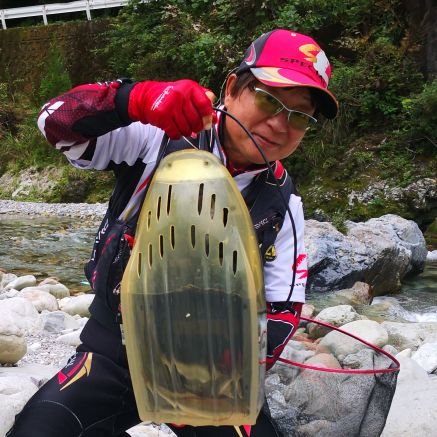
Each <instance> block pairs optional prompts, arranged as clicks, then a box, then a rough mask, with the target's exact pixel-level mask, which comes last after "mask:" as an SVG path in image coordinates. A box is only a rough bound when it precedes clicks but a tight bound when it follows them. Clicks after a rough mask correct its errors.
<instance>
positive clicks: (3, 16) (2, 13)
mask: <svg viewBox="0 0 437 437" xmlns="http://www.w3.org/2000/svg"><path fill="white" fill-rule="evenodd" d="M0 15H1V18H2V29H6V20H5V11H4V10H3V9H2V10H1V11H0Z"/></svg>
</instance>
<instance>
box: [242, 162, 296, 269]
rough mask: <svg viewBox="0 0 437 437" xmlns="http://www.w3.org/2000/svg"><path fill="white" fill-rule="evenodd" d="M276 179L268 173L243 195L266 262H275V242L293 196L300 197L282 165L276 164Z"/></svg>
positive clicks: (261, 174) (264, 173) (262, 174)
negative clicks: (297, 195)
mask: <svg viewBox="0 0 437 437" xmlns="http://www.w3.org/2000/svg"><path fill="white" fill-rule="evenodd" d="M274 177H275V178H276V179H277V181H278V184H279V186H278V185H277V184H276V182H275V181H274ZM274 177H273V175H272V174H271V173H270V172H269V171H268V170H266V171H264V172H262V173H260V174H259V175H258V176H257V177H256V178H255V180H254V181H253V182H252V183H251V184H250V185H249V187H247V189H246V190H244V191H243V193H242V194H243V197H244V199H245V201H246V204H247V207H248V208H249V211H250V215H251V217H252V221H253V226H254V228H255V232H256V234H257V238H258V242H259V244H260V251H261V256H262V259H263V261H272V260H273V259H274V258H275V253H274V246H273V245H274V242H275V240H276V237H277V235H278V233H279V231H280V229H281V228H282V225H283V223H284V218H285V215H286V214H287V207H288V203H289V199H290V196H291V194H297V191H296V188H295V186H294V184H293V181H292V180H291V177H290V176H289V175H288V173H287V171H286V170H285V169H284V167H283V166H282V164H281V163H280V162H279V161H278V162H276V164H275V176H274Z"/></svg>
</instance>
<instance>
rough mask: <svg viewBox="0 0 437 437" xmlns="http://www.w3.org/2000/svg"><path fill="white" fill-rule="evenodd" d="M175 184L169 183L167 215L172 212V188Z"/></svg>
mask: <svg viewBox="0 0 437 437" xmlns="http://www.w3.org/2000/svg"><path fill="white" fill-rule="evenodd" d="M172 188H173V186H172V185H169V186H168V192H167V215H169V214H170V206H171V190H172Z"/></svg>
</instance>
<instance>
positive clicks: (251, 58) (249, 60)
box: [244, 43, 256, 65]
mask: <svg viewBox="0 0 437 437" xmlns="http://www.w3.org/2000/svg"><path fill="white" fill-rule="evenodd" d="M255 60H256V51H255V46H254V45H253V43H252V44H251V45H250V52H249V54H248V55H247V58H246V59H245V60H244V62H245V63H246V64H247V65H252V64H254V63H255Z"/></svg>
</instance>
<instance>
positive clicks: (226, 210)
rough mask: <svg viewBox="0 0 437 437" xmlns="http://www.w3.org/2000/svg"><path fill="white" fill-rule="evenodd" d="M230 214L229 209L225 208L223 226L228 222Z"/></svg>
mask: <svg viewBox="0 0 437 437" xmlns="http://www.w3.org/2000/svg"><path fill="white" fill-rule="evenodd" d="M228 216H229V209H228V208H223V226H224V227H226V225H227V224H228Z"/></svg>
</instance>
